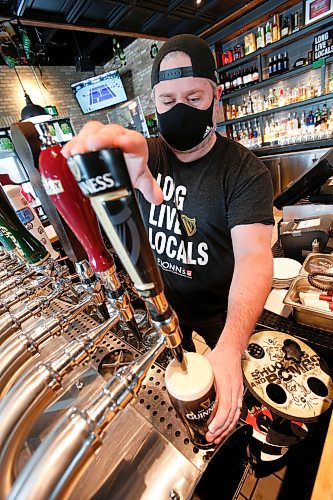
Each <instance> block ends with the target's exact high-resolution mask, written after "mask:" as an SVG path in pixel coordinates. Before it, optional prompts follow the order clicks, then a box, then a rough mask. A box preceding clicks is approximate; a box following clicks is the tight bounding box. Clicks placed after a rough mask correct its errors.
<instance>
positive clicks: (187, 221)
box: [180, 214, 197, 236]
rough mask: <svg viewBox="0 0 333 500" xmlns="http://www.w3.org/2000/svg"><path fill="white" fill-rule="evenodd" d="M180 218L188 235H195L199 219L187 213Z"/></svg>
mask: <svg viewBox="0 0 333 500" xmlns="http://www.w3.org/2000/svg"><path fill="white" fill-rule="evenodd" d="M180 218H181V220H182V223H183V226H184V228H185V231H186V234H187V236H193V235H194V234H195V233H196V232H197V220H196V219H191V218H190V217H187V215H185V214H182V215H181V217H180Z"/></svg>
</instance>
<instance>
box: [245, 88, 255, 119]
mask: <svg viewBox="0 0 333 500" xmlns="http://www.w3.org/2000/svg"><path fill="white" fill-rule="evenodd" d="M253 113H254V109H253V101H252V97H251V92H249V100H248V103H247V114H248V115H253Z"/></svg>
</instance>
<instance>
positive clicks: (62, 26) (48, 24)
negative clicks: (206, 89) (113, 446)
mask: <svg viewBox="0 0 333 500" xmlns="http://www.w3.org/2000/svg"><path fill="white" fill-rule="evenodd" d="M2 21H12V22H13V23H15V22H16V21H15V20H13V18H12V17H9V16H0V22H2ZM20 23H21V24H23V25H25V26H34V27H36V28H38V27H40V28H52V29H59V30H70V31H85V32H87V31H89V32H90V33H100V34H102V35H116V36H127V37H130V38H146V39H148V40H160V41H162V42H163V41H165V40H167V39H168V37H166V36H160V35H150V34H147V33H137V32H136V31H120V30H114V29H109V28H102V27H99V26H89V25H78V24H68V23H61V22H53V21H41V20H39V19H24V18H20Z"/></svg>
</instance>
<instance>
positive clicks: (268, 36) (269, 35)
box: [265, 21, 272, 45]
mask: <svg viewBox="0 0 333 500" xmlns="http://www.w3.org/2000/svg"><path fill="white" fill-rule="evenodd" d="M271 43H272V23H271V22H270V21H267V23H266V29H265V44H266V45H270V44H271Z"/></svg>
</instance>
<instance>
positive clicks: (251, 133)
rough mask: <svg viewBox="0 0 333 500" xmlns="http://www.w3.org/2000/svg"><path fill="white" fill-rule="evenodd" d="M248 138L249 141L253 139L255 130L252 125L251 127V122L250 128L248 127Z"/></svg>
mask: <svg viewBox="0 0 333 500" xmlns="http://www.w3.org/2000/svg"><path fill="white" fill-rule="evenodd" d="M247 130H248V137H249V139H253V137H254V136H253V128H252V125H251V122H249V126H248V129H247Z"/></svg>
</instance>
